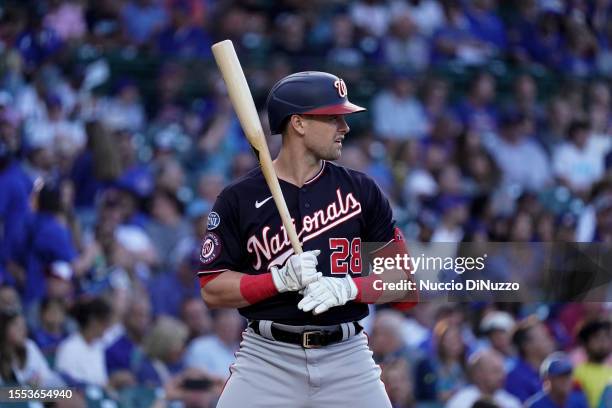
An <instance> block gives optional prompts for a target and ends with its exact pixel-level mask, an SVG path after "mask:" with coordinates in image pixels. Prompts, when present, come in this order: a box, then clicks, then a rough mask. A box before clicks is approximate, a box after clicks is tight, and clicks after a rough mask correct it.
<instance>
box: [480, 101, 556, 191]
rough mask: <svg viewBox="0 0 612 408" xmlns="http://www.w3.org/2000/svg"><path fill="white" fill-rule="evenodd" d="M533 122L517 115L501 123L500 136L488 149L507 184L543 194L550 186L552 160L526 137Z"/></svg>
mask: <svg viewBox="0 0 612 408" xmlns="http://www.w3.org/2000/svg"><path fill="white" fill-rule="evenodd" d="M528 121H529V119H528V118H526V117H524V116H521V115H519V114H515V113H508V114H506V115H505V116H504V117H503V118H502V120H501V126H500V135H499V136H498V137H494V138H493V139H492V141H491V143H489V144H488V145H487V148H488V150H489V153H490V154H491V155H492V156H493V158H494V159H495V162H496V163H497V166H498V167H499V168H500V170H501V172H502V178H503V182H504V183H507V184H510V185H516V186H518V187H519V188H520V189H525V190H528V191H539V190H542V189H544V188H546V187H548V186H549V185H550V182H551V168H550V159H549V158H548V156H547V155H546V153H545V151H544V149H542V148H541V147H540V146H539V145H538V144H537V143H536V142H535V141H533V140H532V138H531V136H530V135H529V134H527V133H526V131H527V129H528V128H527V126H528Z"/></svg>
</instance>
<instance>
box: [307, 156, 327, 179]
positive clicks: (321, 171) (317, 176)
mask: <svg viewBox="0 0 612 408" xmlns="http://www.w3.org/2000/svg"><path fill="white" fill-rule="evenodd" d="M326 163H327V161H325V160H323V164H322V165H321V170H319V172H318V173H317V174H315V176H314V177H313V178H311V179H310V180H308V181H307V182H305V183H304V185H306V184H310V183H313V182H314V181H315V180H316V179H318V178H319V177H321V174H323V169H325V164H326Z"/></svg>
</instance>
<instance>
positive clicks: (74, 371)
mask: <svg viewBox="0 0 612 408" xmlns="http://www.w3.org/2000/svg"><path fill="white" fill-rule="evenodd" d="M71 314H72V316H73V317H74V319H75V320H76V322H77V324H78V326H79V329H78V331H77V332H75V333H73V334H72V335H70V336H69V337H68V338H66V339H65V340H64V341H62V342H61V343H60V344H59V346H58V348H57V355H56V358H55V368H56V370H57V371H58V372H59V373H60V374H61V375H62V376H63V377H65V378H66V382H67V383H68V384H69V385H73V386H74V385H89V384H91V385H96V386H99V387H104V386H106V384H107V382H108V375H107V372H106V366H105V364H104V345H103V344H102V342H101V339H102V336H103V335H104V333H105V332H106V330H107V328H108V327H109V325H110V319H111V314H112V310H111V308H110V306H109V305H108V304H107V303H106V301H105V300H103V299H101V298H92V299H86V300H82V301H80V302H77V303H76V304H75V305H73V307H72V310H71Z"/></svg>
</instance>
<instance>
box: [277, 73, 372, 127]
mask: <svg viewBox="0 0 612 408" xmlns="http://www.w3.org/2000/svg"><path fill="white" fill-rule="evenodd" d="M346 95H347V91H346V84H345V83H344V81H343V80H342V79H340V78H338V77H337V76H335V75H332V74H328V73H327V72H318V71H307V72H298V73H296V74H291V75H289V76H286V77H285V78H283V79H281V80H280V81H278V82H277V83H276V84H275V85H274V86H273V87H272V89H271V90H270V94H269V95H268V101H267V106H268V120H269V121H270V130H271V131H272V134H277V133H281V132H282V130H283V129H282V126H283V121H284V120H285V119H286V118H287V117H289V116H290V115H295V114H309V115H340V114H347V113H354V112H361V111H364V110H366V109H365V108H363V107H361V106H357V105H355V104H353V103H351V102H349V100H348V98H347V97H346Z"/></svg>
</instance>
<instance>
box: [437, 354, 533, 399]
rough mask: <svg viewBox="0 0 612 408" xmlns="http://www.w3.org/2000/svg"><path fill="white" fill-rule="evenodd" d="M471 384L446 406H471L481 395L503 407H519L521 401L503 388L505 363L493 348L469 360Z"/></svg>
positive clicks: (462, 389) (474, 355)
mask: <svg viewBox="0 0 612 408" xmlns="http://www.w3.org/2000/svg"><path fill="white" fill-rule="evenodd" d="M468 372H469V375H470V378H471V381H472V384H471V385H468V386H465V387H463V388H461V389H460V390H459V391H458V392H457V393H456V394H455V395H454V396H453V397H452V398H451V399H450V400H449V401H448V403H447V404H446V408H463V407H465V408H471V407H472V404H474V402H476V401H477V400H478V399H479V398H481V397H486V398H490V399H492V400H493V401H494V402H495V403H496V404H497V405H499V407H501V408H518V407H520V406H521V403H520V401H519V400H518V399H517V398H516V397H514V396H512V395H511V394H509V393H508V392H506V391H504V390H503V388H502V387H503V384H504V378H505V373H504V363H503V358H502V356H501V355H500V354H499V353H498V352H496V351H493V350H482V351H478V352H476V353H475V354H473V355H472V356H471V357H470V358H469V360H468Z"/></svg>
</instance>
